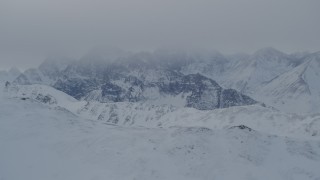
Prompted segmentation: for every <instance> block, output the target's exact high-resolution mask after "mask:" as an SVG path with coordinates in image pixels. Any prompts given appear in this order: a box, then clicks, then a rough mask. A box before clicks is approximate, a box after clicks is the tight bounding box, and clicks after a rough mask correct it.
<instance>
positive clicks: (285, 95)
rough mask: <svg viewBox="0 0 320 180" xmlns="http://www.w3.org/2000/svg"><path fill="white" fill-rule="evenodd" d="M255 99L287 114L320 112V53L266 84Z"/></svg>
mask: <svg viewBox="0 0 320 180" xmlns="http://www.w3.org/2000/svg"><path fill="white" fill-rule="evenodd" d="M255 94H256V95H255V97H256V98H257V99H259V100H261V101H263V102H266V103H267V104H270V105H272V106H274V107H277V108H279V109H281V110H283V111H286V112H300V113H319V112H320V53H314V54H311V55H309V56H307V58H306V59H305V62H304V63H302V64H300V65H299V66H297V67H295V68H293V69H292V70H290V71H287V72H285V73H283V74H281V75H279V76H277V77H276V78H274V79H272V80H271V81H270V82H268V83H266V84H264V85H263V86H262V87H261V88H260V89H259V91H257V92H256V93H255Z"/></svg>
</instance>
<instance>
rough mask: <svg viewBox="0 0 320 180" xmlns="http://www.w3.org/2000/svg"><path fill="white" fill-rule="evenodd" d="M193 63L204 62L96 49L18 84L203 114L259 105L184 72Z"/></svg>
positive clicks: (178, 55) (49, 64)
mask: <svg viewBox="0 0 320 180" xmlns="http://www.w3.org/2000/svg"><path fill="white" fill-rule="evenodd" d="M220 61H223V59H221V60H220ZM194 62H199V59H198V58H197V57H196V56H190V55H188V54H186V53H182V52H174V53H172V52H162V51H156V52H154V53H137V54H130V53H126V52H122V51H120V50H116V51H113V52H112V53H111V52H110V51H109V52H103V53H101V52H96V51H93V52H90V53H88V54H87V55H85V56H84V57H83V58H81V59H80V60H73V59H66V58H63V57H55V58H50V59H47V60H46V61H45V62H44V63H42V64H41V65H40V66H39V68H37V69H29V70H27V71H25V72H24V73H23V74H21V75H20V76H19V77H18V78H17V79H15V80H14V83H16V84H47V85H50V86H53V87H54V88H56V89H58V90H61V91H63V92H65V93H67V94H69V95H71V96H73V97H74V98H76V99H82V100H87V101H99V102H126V101H127V102H141V101H149V102H153V103H163V104H174V105H178V106H185V107H193V108H196V109H200V110H210V109H216V108H225V107H230V106H239V105H251V104H255V103H256V101H255V100H253V99H252V98H250V97H248V96H246V95H243V94H242V93H240V92H238V91H236V90H233V89H224V88H222V87H221V86H220V85H219V84H218V83H217V82H216V81H215V80H213V79H212V78H209V77H206V76H204V75H202V74H200V73H194V74H187V73H183V69H186V67H187V66H188V65H190V64H192V63H194ZM200 62H201V61H200ZM212 70H213V71H214V70H215V69H212Z"/></svg>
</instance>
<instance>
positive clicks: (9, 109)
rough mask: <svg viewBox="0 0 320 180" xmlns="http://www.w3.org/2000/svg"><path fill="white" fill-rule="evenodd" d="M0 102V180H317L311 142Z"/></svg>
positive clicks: (317, 154)
mask: <svg viewBox="0 0 320 180" xmlns="http://www.w3.org/2000/svg"><path fill="white" fill-rule="evenodd" d="M43 88H44V87H43ZM25 92H26V91H25ZM31 92H32V91H31ZM33 92H36V91H34V90H33ZM46 92H49V91H47V90H46ZM56 93H59V92H56ZM21 95H23V93H22V94H21ZM27 95H28V94H27V93H25V95H24V96H25V97H26V96H27ZM47 95H48V94H47ZM53 95H54V94H53ZM53 95H52V96H53ZM3 96H5V97H3ZM0 97H1V100H0V147H1V148H0V179H1V180H10V179H17V180H18V179H23V180H29V179H30V180H33V179H46V180H50V179H52V180H53V179H54V180H56V179H65V180H81V179H83V180H87V179H95V180H99V179H109V180H115V179H122V180H126V179H128V180H129V179H130V180H132V179H139V180H143V179H146V180H150V179H190V180H191V179H192V180H193V179H208V180H212V179H259V180H261V179H268V180H269V179H288V180H289V179H290V180H291V179H293V180H294V179H297V180H300V179H313V180H315V179H319V178H320V172H319V166H320V141H319V138H318V137H313V138H305V137H303V136H301V137H300V138H294V137H282V136H278V135H270V134H267V133H263V132H261V131H258V130H255V129H249V128H246V127H245V126H240V127H238V126H237V127H228V128H218V127H217V128H206V127H191V126H190V127H183V126H182V125H181V126H180V125H179V126H175V127H166V128H146V127H133V126H130V127H125V126H115V125H110V124H106V123H105V121H96V120H88V119H83V118H81V117H78V116H76V115H74V114H73V113H70V112H69V111H67V110H65V109H63V108H61V107H58V106H54V105H53V104H54V103H51V105H50V103H47V104H45V103H43V102H41V101H40V100H41V99H40V100H36V99H34V98H31V96H29V97H30V99H25V100H23V99H21V97H19V98H17V97H18V96H16V97H15V98H14V97H13V96H11V97H7V95H2V96H0ZM35 97H38V96H35ZM44 99H47V98H44ZM47 100H48V99H47ZM55 100H56V101H55V102H56V103H57V104H59V103H60V100H59V98H56V99H55ZM70 101H72V100H70ZM46 102H50V101H46ZM51 102H53V101H51ZM74 103H77V101H74ZM61 104H67V103H61ZM225 110H227V109H225ZM223 111H224V110H221V112H220V116H223V113H226V112H223ZM188 112H189V111H188ZM210 112H211V113H214V112H215V111H210ZM235 112H236V111H235ZM248 112H250V111H248ZM252 113H253V112H252ZM185 116H186V117H187V116H188V114H186V115H185ZM218 117H219V116H218V115H217V117H216V118H217V119H216V118H214V119H212V121H216V120H218ZM274 118H275V119H276V118H278V117H274ZM231 119H232V118H231ZM257 120H258V119H257Z"/></svg>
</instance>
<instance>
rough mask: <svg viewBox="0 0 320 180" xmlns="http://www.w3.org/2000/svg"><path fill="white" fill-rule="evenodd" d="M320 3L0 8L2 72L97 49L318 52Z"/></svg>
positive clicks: (3, 0) (84, 1) (110, 2)
mask: <svg viewBox="0 0 320 180" xmlns="http://www.w3.org/2000/svg"><path fill="white" fill-rule="evenodd" d="M319 7H320V1H316V0H304V1H301V0H269V1H260V0H237V1H231V0H197V1H195V0H161V1H160V0H122V1H116V0H104V1H103V0H90V1H89V0H28V1H25V0H0V69H7V68H9V67H11V66H18V67H19V68H22V69H25V68H28V67H34V66H37V65H38V64H39V63H40V62H41V61H43V59H44V58H45V57H46V56H47V55H48V54H51V53H55V52H59V53H60V52H63V53H66V54H69V55H71V56H76V57H78V56H81V55H82V54H83V53H85V52H86V51H87V50H88V49H90V48H92V47H93V46H96V45H99V44H107V45H109V46H117V47H121V48H124V49H127V50H134V51H139V50H153V49H155V48H159V47H183V48H191V49H192V48H206V49H217V50H219V51H221V52H223V53H234V52H249V53H251V52H253V51H255V50H257V49H260V48H262V47H269V46H272V47H275V48H277V49H280V50H282V51H285V52H294V51H318V50H319V49H320V36H319V35H318V32H320V23H319V22H318V21H319V17H320V12H319V10H318V9H319Z"/></svg>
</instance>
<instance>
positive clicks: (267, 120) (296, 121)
mask: <svg viewBox="0 0 320 180" xmlns="http://www.w3.org/2000/svg"><path fill="white" fill-rule="evenodd" d="M6 94H7V95H8V97H11V98H15V99H21V100H26V101H31V102H38V103H42V104H45V105H47V106H48V107H51V108H59V109H65V110H66V111H68V112H70V113H72V114H74V115H76V116H79V117H82V118H86V119H91V120H98V121H102V122H105V123H108V124H114V125H119V126H134V127H146V128H159V127H162V128H163V127H166V128H168V127H174V126H185V127H208V128H212V129H215V128H229V127H231V126H237V125H241V124H245V125H247V126H250V127H252V128H254V129H256V130H259V131H261V132H265V133H271V134H276V135H282V136H291V137H307V138H310V137H320V114H318V115H313V116H301V115H296V114H287V113H283V112H281V111H278V110H276V109H274V108H271V107H265V106H262V105H259V104H255V105H251V106H235V107H229V108H224V109H215V110H211V111H202V110H197V109H194V108H186V107H178V106H173V105H169V104H159V105H156V104H152V103H150V102H149V103H146V102H112V103H100V102H97V101H91V102H87V101H84V100H80V101H79V100H76V99H74V98H73V97H71V96H69V95H67V94H65V93H63V92H61V91H59V90H56V89H54V88H52V87H50V86H46V85H19V86H14V85H13V86H10V87H9V89H8V90H7V93H6Z"/></svg>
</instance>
